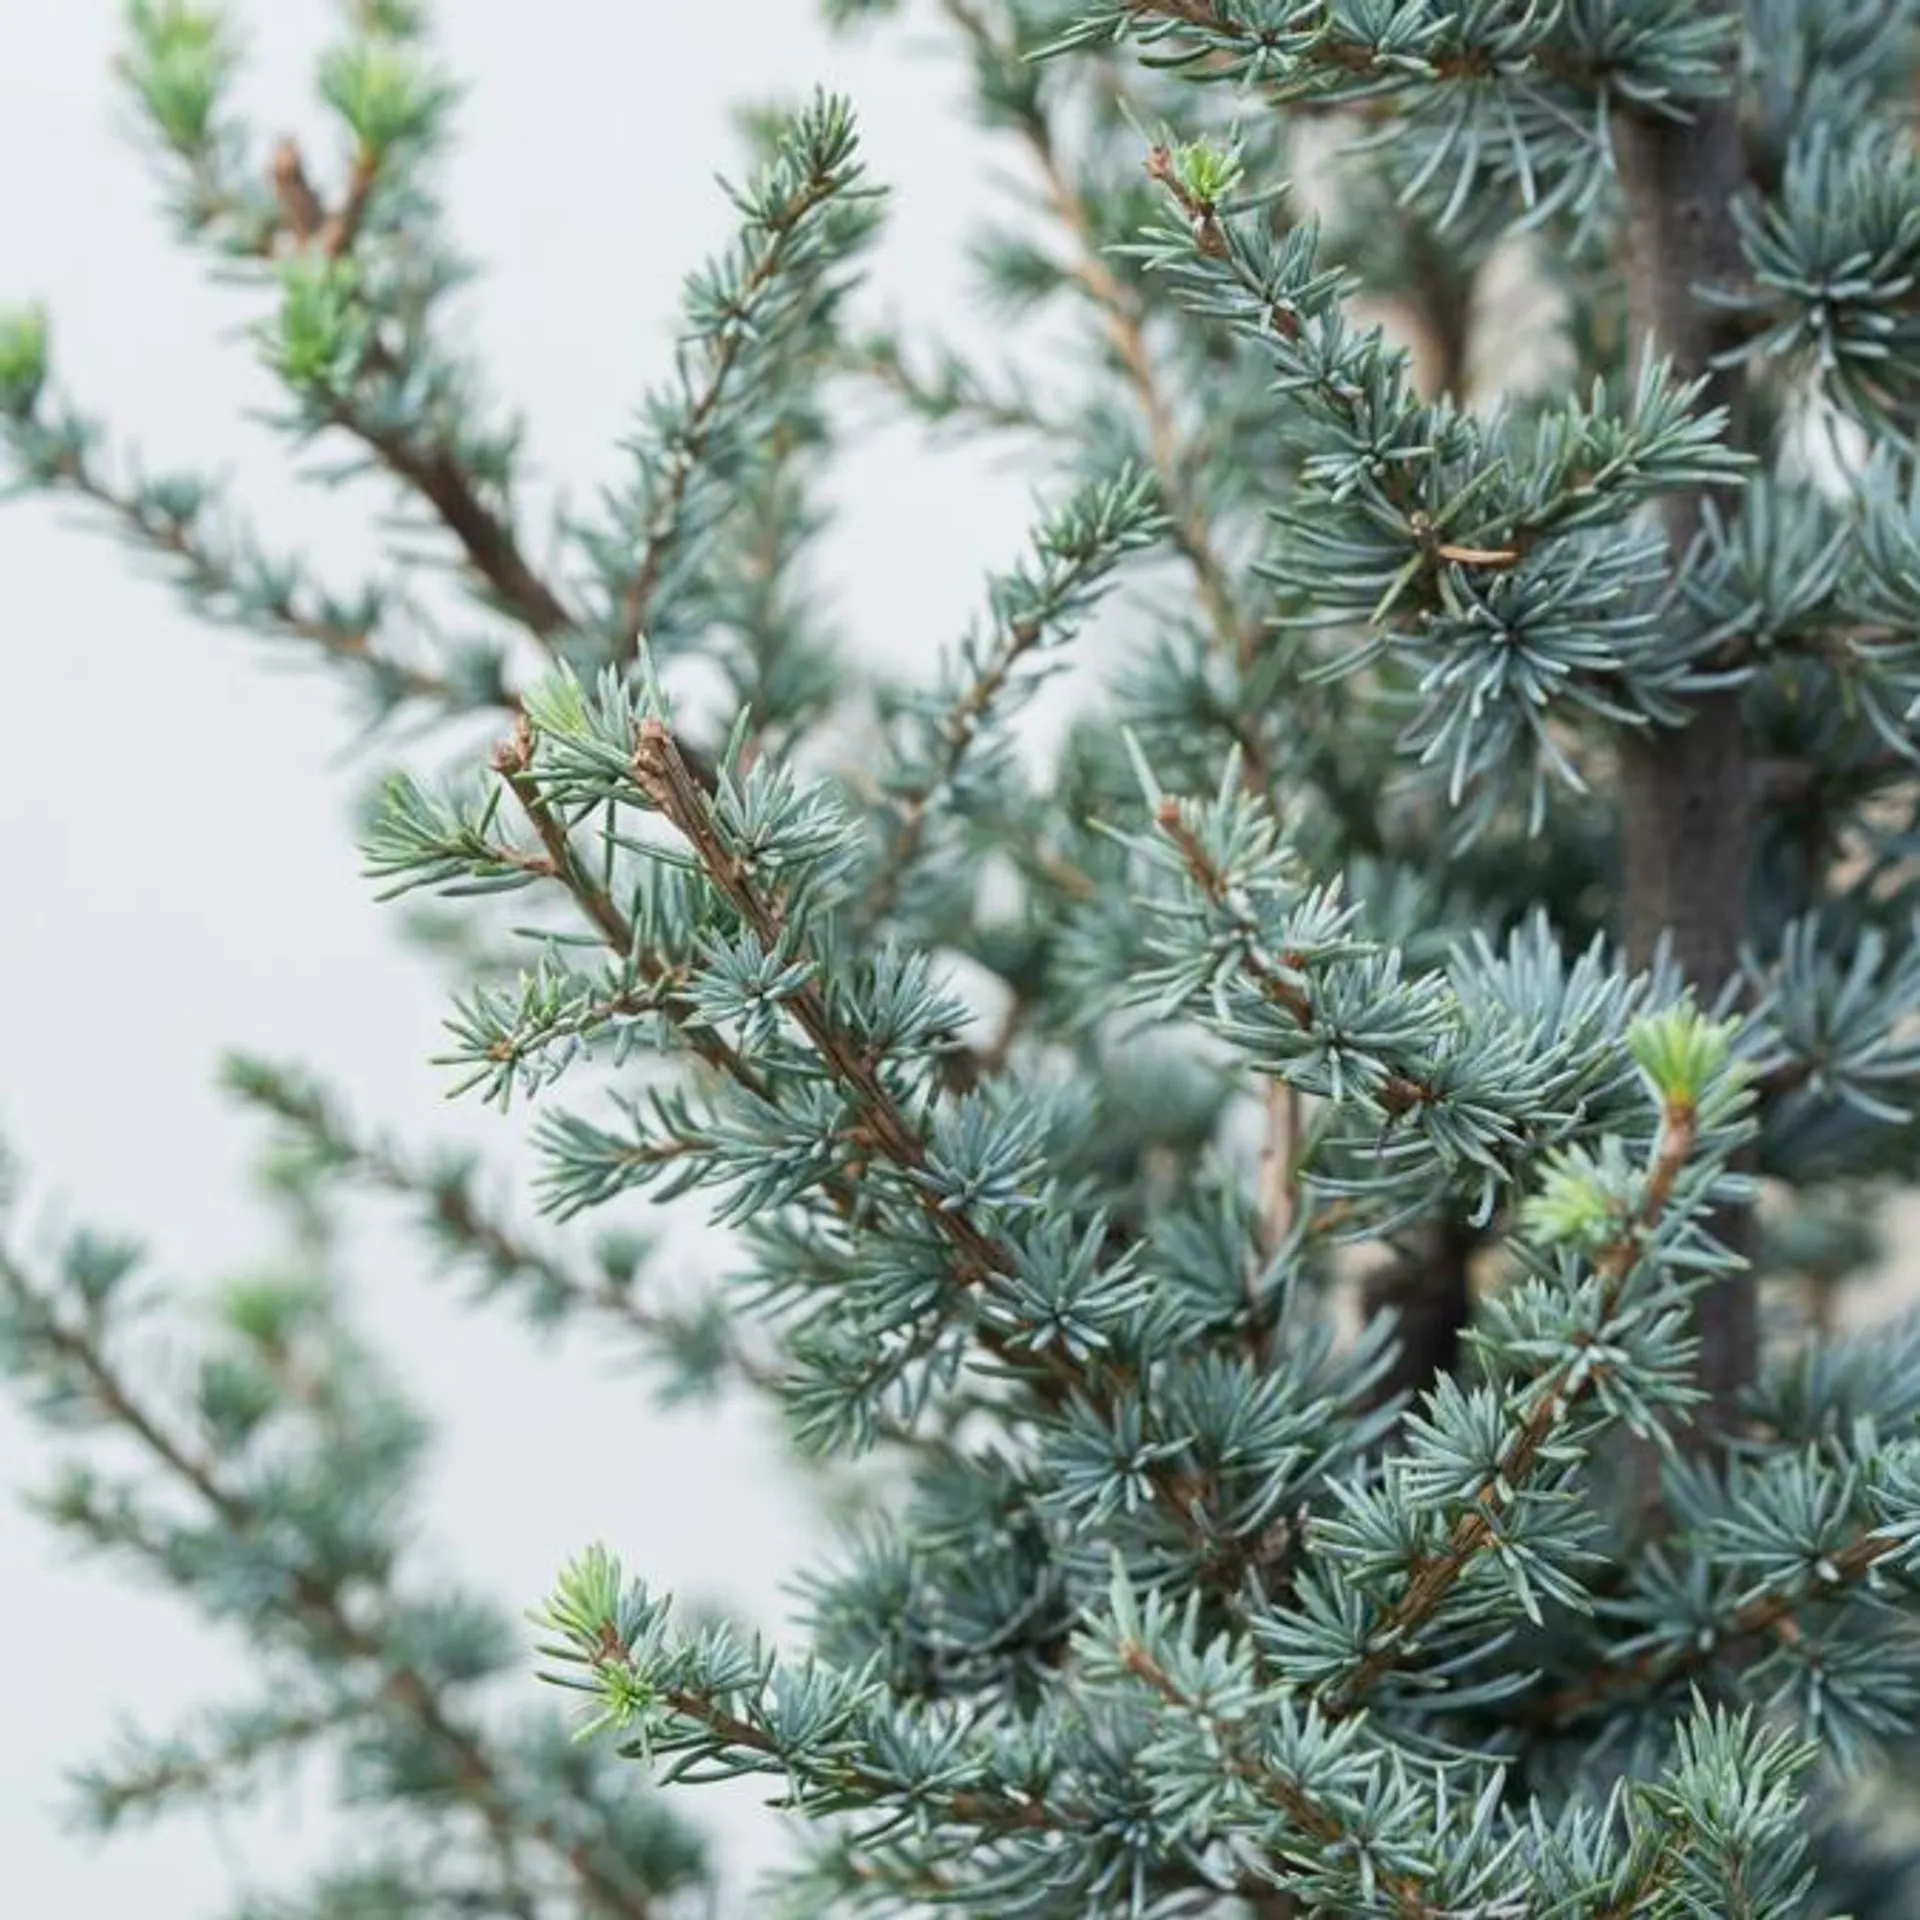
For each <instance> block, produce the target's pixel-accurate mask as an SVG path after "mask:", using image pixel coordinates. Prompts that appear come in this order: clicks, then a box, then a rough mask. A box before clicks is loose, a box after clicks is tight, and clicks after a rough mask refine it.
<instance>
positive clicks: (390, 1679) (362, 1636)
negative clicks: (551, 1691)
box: [0, 1249, 652, 1920]
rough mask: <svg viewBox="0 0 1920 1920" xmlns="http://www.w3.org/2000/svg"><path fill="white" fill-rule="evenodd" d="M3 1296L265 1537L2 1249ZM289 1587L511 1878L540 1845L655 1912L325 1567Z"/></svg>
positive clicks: (169, 1456)
mask: <svg viewBox="0 0 1920 1920" xmlns="http://www.w3.org/2000/svg"><path fill="white" fill-rule="evenodd" d="M0 1290H3V1291H4V1293H5V1294H6V1296H7V1297H8V1299H9V1302H10V1304H11V1306H12V1308H13V1309H14V1310H15V1311H16V1312H18V1313H20V1314H21V1315H23V1316H24V1318H25V1319H26V1321H27V1323H28V1324H29V1325H30V1327H31V1329H32V1333H33V1337H34V1338H35V1340H36V1341H37V1342H38V1343H39V1344H40V1345H42V1346H43V1347H44V1349H45V1350H46V1352H47V1353H48V1354H49V1355H51V1356H53V1357H54V1358H55V1359H56V1360H57V1361H58V1362H59V1363H60V1364H62V1365H63V1366H65V1367H67V1368H70V1369H71V1370H72V1371H73V1372H74V1373H75V1374H76V1375H77V1377H78V1378H79V1379H80V1380H81V1381H83V1382H84V1387H85V1392H86V1394H87V1396H88V1398H89V1399H90V1400H91V1401H92V1403H93V1404H94V1406H95V1407H96V1408H97V1409H98V1412H99V1415H100V1418H101V1419H102V1420H103V1421H104V1422H105V1423H106V1424H107V1425H108V1426H109V1427H111V1428H112V1429H113V1430H115V1431H117V1432H119V1433H122V1434H124V1435H125V1436H126V1437H127V1438H128V1439H129V1440H131V1441H132V1442H133V1443H134V1444H135V1445H136V1446H137V1447H138V1448H139V1449H140V1451H141V1452H142V1453H143V1454H145V1455H146V1457H147V1458H148V1459H149V1460H151V1461H152V1462H153V1463H154V1464H155V1465H156V1466H158V1467H160V1468H161V1469H162V1470H163V1471H164V1472H165V1473H166V1475H167V1476H168V1477H169V1478H170V1479H171V1480H172V1481H173V1482H174V1483H175V1484H177V1485H178V1486H179V1487H180V1488H181V1489H182V1490H183V1491H185V1492H187V1493H190V1494H191V1495H192V1496H193V1497H194V1498H195V1499H196V1500H197V1501H198V1502H199V1503H200V1504H201V1505H202V1506H203V1507H204V1508H205V1509H206V1510H207V1512H208V1514H209V1516H210V1517H211V1518H213V1519H215V1520H217V1521H218V1522H219V1524H220V1525H221V1526H222V1527H223V1528H224V1529H225V1530H226V1531H227V1532H228V1533H229V1534H231V1535H232V1536H233V1537H234V1538H235V1539H236V1540H242V1541H244V1540H248V1539H252V1538H254V1537H256V1536H258V1535H259V1534H260V1532H261V1530H262V1526H263V1517H262V1516H261V1515H260V1514H259V1513H258V1512H256V1510H255V1508H254V1506H253V1504H252V1503H251V1502H250V1501H249V1500H248V1498H247V1497H246V1496H245V1495H244V1494H242V1493H240V1492H238V1491H237V1490H235V1489H234V1488H232V1487H230V1486H228V1485H227V1484H226V1483H225V1482H224V1480H223V1478H222V1476H221V1472H220V1469H219V1467H218V1465H217V1464H216V1463H215V1462H214V1461H213V1460H212V1459H211V1458H209V1457H207V1456H205V1455H203V1454H201V1453H200V1452H198V1451H197V1450H196V1449H195V1448H194V1447H193V1445H192V1444H191V1443H190V1442H189V1441H188V1440H186V1439H185V1438H184V1437H182V1436H180V1435H179V1434H176V1433H175V1432H173V1431H172V1430H171V1429H170V1428H169V1427H168V1425H167V1424H166V1422H165V1421H164V1419H163V1417H162V1416H161V1415H160V1414H159V1413H158V1412H157V1411H156V1410H155V1409H154V1408H152V1407H151V1406H149V1405H148V1404H147V1403H146V1401H145V1400H143V1399H142V1397H141V1396H140V1395H139V1394H138V1393H137V1391H136V1390H135V1389H134V1388H133V1387H132V1386H131V1385H130V1384H129V1383H128V1382H127V1380H126V1379H125V1378H123V1376H122V1374H121V1372H120V1370H119V1368H118V1367H117V1366H116V1365H115V1363H114V1362H113V1360H112V1359H111V1358H110V1357H109V1356H108V1354H107V1353H106V1351H105V1349H104V1348H103V1347H102V1345H101V1344H100V1341H99V1339H98V1337H97V1334H96V1332H95V1330H93V1329H92V1328H89V1327H88V1326H86V1325H85V1324H79V1323H75V1322H74V1321H72V1320H70V1319H68V1318H66V1317H64V1316H63V1315H62V1314H61V1313H60V1311H59V1309H58V1307H57V1306H56V1304H55V1301H54V1297H53V1295H52V1293H51V1292H50V1291H49V1289H48V1288H47V1287H46V1286H44V1285H42V1284H41V1283H39V1282H38V1281H37V1280H35V1279H34V1278H33V1276H31V1275H30V1274H29V1273H28V1271H27V1270H26V1269H25V1268H24V1267H23V1266H22V1265H21V1264H20V1263H19V1262H18V1261H17V1260H16V1259H15V1258H14V1256H13V1255H12V1254H11V1253H9V1252H7V1251H6V1250H5V1249H0ZM284 1578H285V1580H286V1598H287V1604H288V1606H289V1607H290V1608H291V1610H292V1611H293V1612H294V1613H295V1614H296V1615H297V1616H298V1617H299V1618H301V1619H302V1621H303V1622H304V1623H305V1624H306V1625H307V1626H308V1627H309V1628H310V1629H311V1630H312V1631H313V1632H315V1633H316V1634H317V1635H319V1636H320V1637H321V1638H322V1640H324V1641H325V1642H327V1643H328V1644H329V1645H331V1646H332V1647H333V1648H334V1649H335V1650H336V1651H337V1652H338V1654H339V1655H340V1656H341V1657H342V1658H344V1659H346V1660H348V1661H351V1662H353V1663H355V1664H357V1665H360V1666H362V1667H364V1668H365V1669H366V1670H367V1671H368V1672H369V1673H370V1674H373V1675H377V1676H378V1678H379V1697H380V1699H381V1700H382V1701H383V1702H384V1703H385V1704H386V1705H387V1706H389V1707H390V1708H393V1709H395V1710H397V1711H398V1712H400V1713H401V1714H402V1715H404V1717H405V1718H406V1719H407V1720H409V1721H411V1722H412V1723H413V1724H414V1726H415V1727H417V1729H418V1730H419V1732H420V1733H421V1734H422V1735H423V1736H424V1737H425V1738H426V1739H427V1740H428V1741H430V1742H431V1743H432V1745H433V1746H435V1747H436V1748H438V1749H439V1750H440V1751H441V1752H442V1753H443V1754H444V1756H445V1758H446V1760H447V1762H448V1765H449V1772H450V1785H451V1787H452V1790H453V1791H454V1792H455V1793H456V1794H457V1795H458V1796H459V1797H460V1799H462V1800H463V1801H465V1802H466V1803H467V1804H468V1805H470V1806H471V1807H472V1808H473V1809H474V1811H475V1812H476V1813H477V1814H478V1815H479V1817H480V1819H481V1822H482V1823H483V1825H484V1827H485V1829H486V1831H487V1833H488V1834H489V1836H490V1837H491V1839H492V1841H493V1844H494V1846H495V1848H496V1849H497V1851H498V1853H499V1855H500V1858H501V1863H502V1867H503V1870H504V1871H505V1872H506V1873H507V1874H508V1875H509V1878H511V1874H512V1862H513V1859H514V1856H515V1854H516V1853H517V1851H518V1850H519V1848H520V1847H521V1845H522V1844H524V1843H527V1842H532V1843H535V1844H538V1845H541V1846H543V1847H545V1848H547V1849H548V1850H549V1851H551V1852H553V1853H554V1854H556V1855H557V1856H558V1857H559V1859H560V1860H561V1862H562V1863H563V1864H564V1865H565V1866H566V1868H567V1869H568V1871H569V1872H570V1873H571V1874H572V1875H573V1877H574V1878H575V1880H576V1881H577V1882H578V1885H579V1888H580V1890H581V1892H582V1894H583V1895H584V1896H585V1897H587V1898H588V1899H590V1900H591V1901H592V1902H593V1903H594V1905H595V1907H596V1908H597V1909H599V1910H601V1911H603V1912H604V1913H606V1914H608V1915H609V1916H615V1917H616V1920H649V1917H650V1915H651V1913H652V1908H651V1905H650V1902H649V1901H648V1899H647V1896H646V1893H645V1890H644V1889H643V1888H641V1887H640V1886H639V1885H638V1884H637V1883H635V1882H633V1881H632V1880H631V1879H630V1878H629V1877H628V1875H627V1874H626V1872H625V1870H624V1868H622V1867H620V1866H619V1865H618V1864H617V1863H616V1862H614V1861H613V1860H611V1859H608V1858H606V1857H603V1855H602V1854H601V1853H600V1852H599V1851H597V1850H596V1849H594V1848H593V1847H591V1846H590V1845H588V1844H587V1843H586V1842H585V1841H583V1840H581V1839H580V1838H578V1837H576V1836H574V1835H570V1834H566V1833H563V1832H561V1831H559V1830H558V1829H557V1828H555V1827H554V1826H553V1825H552V1824H551V1823H550V1822H549V1821H547V1820H546V1819H544V1818H543V1817H541V1816H539V1815H531V1816H530V1815H528V1814H527V1813H526V1812H524V1811H523V1810H522V1809H521V1808H519V1807H518V1806H516V1804H515V1802H514V1798H513V1795H512V1794H511V1792H510V1791H509V1789H508V1787H507V1784H506V1782H505V1781H504V1780H503V1779H502V1778H501V1776H500V1774H499V1771H498V1769H497V1767H496V1766H495V1763H494V1760H493V1758H492V1756H491V1754H490V1753H489V1751H488V1747H487V1744H486V1742H485V1740H484V1739H483V1737H482V1736H481V1735H480V1734H479V1733H477V1732H476V1731H475V1730H474V1729H473V1728H472V1727H470V1726H469V1725H468V1724H467V1723H466V1721H465V1720H464V1719H463V1718H462V1717H461V1715H460V1714H459V1713H458V1711H457V1710H456V1709H455V1708H453V1707H452V1706H450V1705H449V1704H448V1703H447V1702H446V1701H445V1699H443V1697H442V1696H441V1693H440V1691H439V1690H438V1688H436V1686H435V1685H434V1684H433V1682H431V1681H430V1680H428V1679H427V1678H426V1677H425V1676H424V1675H423V1674H422V1673H421V1672H420V1671H419V1670H418V1669H417V1668H416V1667H414V1666H413V1665H410V1664H409V1663H408V1662H406V1661H405V1660H404V1659H399V1658H396V1656H395V1654H394V1652H393V1650H392V1649H391V1648H389V1647H388V1646H386V1645H385V1644H384V1643H383V1642H382V1640H381V1639H380V1637H379V1635H378V1633H377V1632H376V1631H374V1630H373V1628H371V1627H370V1626H368V1625H367V1624H365V1623H364V1622H363V1621H362V1620H361V1619H360V1618H358V1617H357V1612H356V1609H355V1607H354V1606H353V1605H352V1604H351V1603H350V1601H349V1600H348V1598H347V1596H346V1595H345V1594H344V1593H343V1592H342V1591H341V1589H340V1587H339V1585H338V1584H337V1582H336V1581H335V1580H333V1579H332V1578H331V1577H330V1576H329V1575H328V1574H327V1573H326V1572H325V1571H323V1570H321V1569H319V1568H317V1567H314V1566H300V1565H293V1566H289V1567H287V1568H286V1569H285V1573H284ZM530 1911H531V1908H530V1907H529V1912H530Z"/></svg>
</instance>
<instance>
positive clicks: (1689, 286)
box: [1613, 96, 1757, 1430]
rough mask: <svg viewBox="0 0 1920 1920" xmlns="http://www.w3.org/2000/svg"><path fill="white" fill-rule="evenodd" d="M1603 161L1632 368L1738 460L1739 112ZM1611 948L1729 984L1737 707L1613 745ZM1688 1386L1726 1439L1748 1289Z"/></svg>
mask: <svg viewBox="0 0 1920 1920" xmlns="http://www.w3.org/2000/svg"><path fill="white" fill-rule="evenodd" d="M1613 143H1614V157H1615V161H1616V163H1617V165H1618V168H1619V174H1620V180H1621V184H1622V186H1623V187H1624V189H1625V192H1626V201H1627V259H1626V268H1627V291H1628V301H1629V312H1630V318H1631V326H1632V338H1633V343H1634V349H1635V355H1636V359H1637V358H1638V356H1639V355H1641V354H1643V353H1646V352H1649V351H1651V352H1653V353H1656V354H1660V355H1663V356H1665V357H1666V358H1667V359H1668V360H1670V361H1671V362H1672V364H1673V368H1674V371H1675V373H1676V374H1677V375H1678V376H1679V377H1681V378H1683V379H1694V378H1698V377H1700V376H1703V375H1704V376H1706V378H1707V379H1708V382H1709V385H1708V391H1707V396H1706V399H1707V404H1709V405H1715V406H1722V407H1725V408H1726V409H1727V411H1728V416H1729V429H1728V430H1729V435H1730V437H1731V438H1732V440H1733V441H1734V443H1735V444H1736V445H1737V444H1739V443H1740V441H1741V440H1742V439H1743V437H1744V434H1745V427H1746V419H1745V416H1746V407H1745V391H1744V380H1743V377H1742V375H1741V374H1740V373H1739V371H1738V370H1737V369H1733V368H1726V367H1719V368H1716V367H1715V366H1714V365H1713V360H1714V357H1715V356H1716V355H1717V354H1719V353H1720V352H1721V351H1722V350H1723V349H1724V348H1725V347H1727V346H1728V345H1729V344H1730V340H1729V335H1728V332H1727V322H1726V317H1725V315H1724V314H1723V313H1722V312H1720V311H1719V310H1717V309H1716V308H1714V307H1712V306H1710V305H1709V304H1708V303H1707V302H1706V301H1704V300H1703V299H1702V298H1701V297H1700V288H1701V287H1702V286H1703V285H1706V284H1712V283H1720V284H1726V283H1730V282H1733V281H1735V280H1737V278H1738V277H1739V274H1740V251H1739V242H1738V239H1737V236H1736V233H1735V229H1734V225H1733V219H1732V213H1731V206H1732V202H1733V200H1734V198H1735V197H1736V195H1737V194H1738V193H1739V192H1740V190H1741V189H1742V187H1743V186H1744V185H1745V178H1746V175H1745V162H1744V157H1743V155H1742V151H1741V141H1740V128H1739V107H1738V102H1737V100H1736V99H1734V98H1733V97H1732V96H1729V97H1727V98H1725V99H1722V100H1718V101H1713V102H1709V103H1707V104H1706V105H1704V106H1702V107H1701V108H1700V109H1699V111H1698V112H1697V114H1696V116H1695V117H1694V118H1693V119H1692V120H1690V121H1686V122H1673V121H1667V120H1659V119H1654V118H1651V117H1646V118H1642V117H1638V116H1634V115H1630V114H1627V113H1624V112H1623V113H1620V114H1618V115H1617V116H1616V118H1615V122H1614V135H1613ZM1703 505H1704V498H1703V496H1702V495H1700V494H1677V495H1674V496H1673V497H1671V498H1670V499H1669V500H1668V501H1667V502H1666V503H1665V506H1664V511H1663V518H1664V520H1665V524H1666V532H1667V539H1668V543H1669V546H1670V547H1671V549H1672V551H1673V552H1674V554H1675V555H1676V556H1678V555H1679V554H1682V553H1684V552H1685V551H1686V549H1687V547H1688V546H1689V545H1690V544H1691V542H1692V540H1693V538H1694V536H1695V534H1696V533H1697V532H1698V531H1699V527H1700V521H1701V513H1702V508H1703ZM1620 781H1621V899H1620V912H1619V920H1620V934H1621V937H1622V938H1623V940H1624V941H1625V943H1626V947H1627V951H1628V954H1629V957H1630V958H1631V959H1632V960H1633V961H1634V962H1635V964H1637V965H1644V964H1646V963H1647V962H1648V961H1649V960H1650V959H1651V958H1652V957H1653V952H1654V948H1655V946H1656V945H1657V943H1658V942H1659V940H1660V939H1661V937H1662V936H1663V935H1664V936H1666V937H1667V938H1668V939H1670V940H1671V942H1672V945H1673V953H1674V957H1675V959H1676V960H1677V961H1678V962H1679V964H1680V966H1681V968H1682V969H1683V971H1684V972H1685V974H1686V977H1687V978H1688V979H1689V980H1690V981H1691V982H1693V984H1694V986H1695V988H1696V990H1697V992H1698V994H1699V997H1700V1000H1701V1002H1702V1004H1703V1005H1710V1004H1711V1003H1712V1001H1713V1000H1714V998H1715V997H1716V995H1717V994H1718V993H1719V991H1720V989H1721V988H1722V987H1723V986H1724V985H1725V983H1726V982H1727V981H1728V980H1729V979H1730V978H1731V977H1732V976H1733V974H1734V972H1735V970H1736V968H1737V966H1738V963H1739V952H1740V945H1741V941H1742V939H1743V938H1744V936H1745V933H1746V926H1747V876H1748V865H1749V857H1750V856H1749V845H1750V837H1751V805H1752V787H1753V775H1752V768H1751V766H1750V764H1749V758H1748V746H1747V741H1746V737H1745V730H1744V727H1743V724H1742V718H1741V700H1740V696H1739V694H1738V693H1715V694H1709V695H1707V696H1705V697H1703V698H1701V699H1700V700H1698V701H1697V702H1696V703H1695V705H1694V709H1693V712H1692V714H1691V716H1690V719H1689V722H1688V724H1687V725H1686V726H1684V727H1682V728H1679V729H1664V728H1663V729H1657V730H1650V731H1645V732H1639V733H1628V734H1625V735H1623V737H1622V739H1621V742H1620ZM1714 1231H1715V1233H1716V1234H1717V1236H1718V1237H1719V1238H1720V1239H1721V1240H1722V1241H1723V1242H1724V1243H1725V1244H1726V1245H1727V1246H1729V1247H1730V1248H1732V1249H1733V1250H1734V1251H1736V1252H1739V1253H1743V1254H1747V1255H1749V1256H1750V1255H1751V1253H1752V1251H1753V1241H1754V1235H1753V1221H1752V1217H1751V1214H1750V1212H1748V1211H1747V1210H1745V1209H1740V1210H1732V1209H1729V1210H1727V1211H1724V1212H1723V1213H1722V1214H1721V1215H1720V1216H1719V1218H1718V1219H1717V1220H1716V1221H1715V1223H1714ZM1697 1326H1698V1331H1699V1335H1700V1358H1699V1364H1698V1376H1699V1380H1700V1384H1701V1386H1702V1387H1703V1388H1705V1390H1706V1391H1707V1393H1708V1394H1709V1395H1710V1396H1711V1397H1710V1399H1709V1401H1708V1403H1707V1404H1706V1405H1705V1406H1704V1407H1703V1408H1702V1409H1701V1411H1700V1416H1699V1417H1700V1422H1701V1425H1702V1427H1703V1428H1705V1429H1707V1430H1714V1429H1723V1428H1724V1427H1725V1425H1726V1423H1727V1420H1728V1418H1729V1415H1730V1401H1731V1397H1732V1395H1733V1394H1734V1393H1735V1392H1737V1391H1738V1389H1739V1388H1740V1387H1741V1386H1742V1385H1744V1384H1745V1383H1746V1382H1747V1381H1748V1380H1750V1379H1751V1378H1752V1375H1753V1370H1754V1364H1755V1357H1756V1348H1757V1319H1756V1312H1755V1302H1754V1286H1753V1281H1752V1279H1751V1278H1750V1277H1748V1276H1746V1275H1736V1276H1734V1277H1732V1278H1729V1279H1726V1280H1722V1281H1719V1282H1716V1283H1715V1284H1714V1285H1713V1286H1711V1287H1709V1288H1708V1289H1707V1291H1706V1292H1705V1293H1704V1294H1703V1295H1702V1296H1701V1299H1700V1303H1699V1308H1698V1316H1697Z"/></svg>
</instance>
